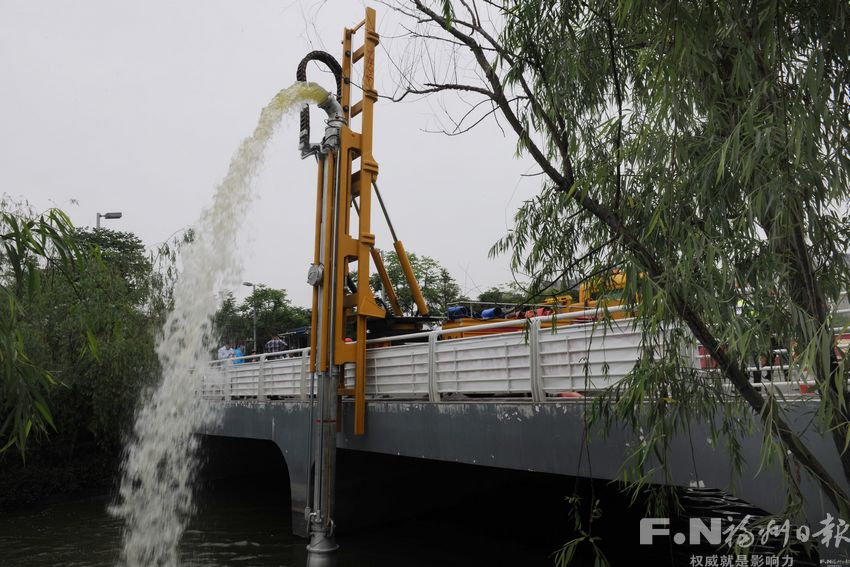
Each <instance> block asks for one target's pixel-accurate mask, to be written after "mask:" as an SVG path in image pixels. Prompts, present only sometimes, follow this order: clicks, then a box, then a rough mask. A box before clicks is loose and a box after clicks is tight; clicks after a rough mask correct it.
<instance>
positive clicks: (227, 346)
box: [218, 343, 233, 360]
mask: <svg viewBox="0 0 850 567" xmlns="http://www.w3.org/2000/svg"><path fill="white" fill-rule="evenodd" d="M228 358H233V348H232V347H231V343H224V345H222V347H221V348H220V349H218V359H219V360H227V359H228Z"/></svg>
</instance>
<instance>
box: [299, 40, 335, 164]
mask: <svg viewBox="0 0 850 567" xmlns="http://www.w3.org/2000/svg"><path fill="white" fill-rule="evenodd" d="M310 61H320V62H322V63H324V64H325V65H326V66H327V67H328V69H330V70H331V72H332V73H333V74H334V77H336V98H337V100H340V99H341V98H342V67H341V66H340V64H339V63H338V62H337V60H336V59H334V56H333V55H331V54H330V53H328V52H326V51H311V52H310V53H308V54H307V55H306V56H305V57H304V59H302V60H301V63H299V64H298V69H297V70H296V71H295V78H296V79H297V80H299V81H306V80H307V63H309V62H310ZM298 142H299V147H301V148H306V147H307V146H308V144H309V143H310V110H309V109H308V108H307V107H306V106H305V107H304V108H303V109H301V133H300V134H299V138H298Z"/></svg>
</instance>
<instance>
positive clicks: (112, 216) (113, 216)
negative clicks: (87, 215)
mask: <svg viewBox="0 0 850 567" xmlns="http://www.w3.org/2000/svg"><path fill="white" fill-rule="evenodd" d="M122 214H123V213H120V212H115V213H103V214H101V213H97V228H100V219H120V218H121V216H122Z"/></svg>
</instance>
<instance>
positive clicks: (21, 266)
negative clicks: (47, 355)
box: [0, 200, 80, 454]
mask: <svg viewBox="0 0 850 567" xmlns="http://www.w3.org/2000/svg"><path fill="white" fill-rule="evenodd" d="M2 208H3V209H4V210H2V211H0V262H2V263H0V266H2V272H0V453H2V452H3V451H6V450H8V449H9V448H10V447H16V448H17V449H18V451H20V452H21V454H23V453H24V451H25V449H26V444H27V439H28V438H29V436H30V435H31V434H33V433H46V432H47V431H49V430H50V429H53V428H55V422H54V416H53V413H52V412H51V410H50V407H49V405H48V403H47V396H48V394H49V392H50V390H51V389H52V387H53V386H54V385H55V384H56V380H55V378H54V377H53V375H52V373H51V372H49V371H48V370H47V368H49V367H47V366H45V365H43V364H40V361H38V360H37V359H33V356H32V351H31V349H30V348H29V347H30V345H29V344H28V342H27V341H26V338H25V333H24V332H23V329H22V325H23V323H24V321H26V320H27V319H28V318H30V317H31V316H32V315H31V313H30V312H29V310H28V305H29V304H31V303H32V302H37V301H40V299H41V297H42V295H43V291H44V290H43V288H44V286H45V285H49V284H50V283H51V282H52V281H53V280H54V279H63V280H64V281H71V278H73V277H74V275H75V274H77V273H79V272H80V266H79V264H78V255H79V248H78V246H77V242H76V239H75V238H74V229H73V226H72V224H71V221H70V219H68V217H67V216H66V215H65V214H64V213H63V212H62V211H59V210H56V209H51V210H49V211H47V212H46V213H44V214H41V215H32V214H29V213H28V212H26V211H21V210H20V207H15V206H10V204H9V203H7V202H6V201H5V200H4V201H3V203H2ZM7 208H14V209H15V210H5V209H7Z"/></svg>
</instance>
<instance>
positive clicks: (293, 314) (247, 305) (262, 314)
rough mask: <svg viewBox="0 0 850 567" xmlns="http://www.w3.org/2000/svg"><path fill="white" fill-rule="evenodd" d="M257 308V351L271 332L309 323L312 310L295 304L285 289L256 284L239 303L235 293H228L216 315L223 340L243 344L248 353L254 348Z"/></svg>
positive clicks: (275, 332)
mask: <svg viewBox="0 0 850 567" xmlns="http://www.w3.org/2000/svg"><path fill="white" fill-rule="evenodd" d="M255 307H256V310H257V343H258V344H259V347H260V348H259V350H258V352H263V345H264V344H265V342H266V341H268V340H269V339H270V338H271V337H272V335H275V334H280V333H283V332H285V331H288V330H290V329H295V328H298V327H303V326H307V325H309V324H310V310H309V309H305V308H303V307H298V306H294V305H292V302H291V301H290V300H289V298H288V297H287V295H286V290H283V289H274V288H270V287H265V286H257V288H256V289H255V290H252V291H251V294H250V295H248V297H246V298H245V299H244V301H242V303H240V304H238V305H237V303H236V298H235V297H234V296H233V294H232V293H227V295H225V296H224V298H223V299H222V304H221V307H220V308H219V310H218V311H217V312H216V314H215V319H214V324H215V328H216V329H217V331H218V333H219V334H220V335H221V339H222V341H225V342H234V343H239V344H243V345H245V347H246V350H245V354H250V353H251V352H252V351H253V350H254V345H252V344H251V343H252V342H253V321H254V319H253V317H254V309H255Z"/></svg>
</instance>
